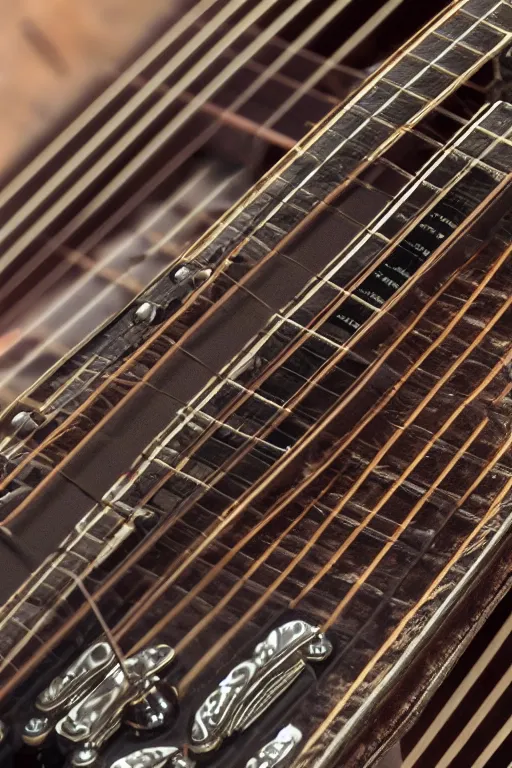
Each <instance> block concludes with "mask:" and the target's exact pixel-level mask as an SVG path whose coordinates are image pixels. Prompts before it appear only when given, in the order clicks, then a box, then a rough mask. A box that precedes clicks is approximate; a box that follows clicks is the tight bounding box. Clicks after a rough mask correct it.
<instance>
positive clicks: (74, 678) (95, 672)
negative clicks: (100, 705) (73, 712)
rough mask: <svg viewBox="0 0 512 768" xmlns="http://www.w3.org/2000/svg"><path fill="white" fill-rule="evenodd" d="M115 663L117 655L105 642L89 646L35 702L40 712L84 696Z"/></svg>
mask: <svg viewBox="0 0 512 768" xmlns="http://www.w3.org/2000/svg"><path fill="white" fill-rule="evenodd" d="M115 664H116V656H115V653H114V651H113V650H112V648H111V646H110V645H109V643H107V642H101V643H96V644H95V645H91V647H90V648H88V649H87V650H86V651H84V653H82V655H81V656H79V657H78V659H77V660H76V661H75V662H73V664H71V665H70V666H69V667H68V668H67V670H66V671H65V672H64V674H63V675H61V676H59V677H55V678H54V679H53V680H52V682H51V683H50V685H49V686H48V687H47V688H45V689H44V691H42V692H41V693H40V694H39V696H38V697H37V699H36V707H37V708H38V709H39V710H40V711H41V712H53V711H54V710H56V709H59V710H60V709H61V708H63V707H68V706H72V705H73V704H74V703H75V702H76V701H77V700H78V699H79V698H81V697H82V696H83V695H84V693H86V692H88V691H90V690H92V688H94V687H95V686H96V684H97V683H98V682H99V680H100V679H101V678H102V677H104V676H105V675H106V674H107V672H108V671H109V670H110V669H112V667H114V666H115Z"/></svg>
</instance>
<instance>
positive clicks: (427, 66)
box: [363, 21, 490, 123]
mask: <svg viewBox="0 0 512 768" xmlns="http://www.w3.org/2000/svg"><path fill="white" fill-rule="evenodd" d="M475 24H476V21H475ZM418 34H419V38H420V39H421V34H420V33H418ZM453 44H455V43H453ZM449 45H450V43H449V41H448V47H449ZM488 55H490V54H486V55H484V56H483V58H482V61H483V60H485V58H486V56H488ZM430 66H431V65H430V64H427V63H426V64H425V68H426V69H428V68H429V67H430ZM471 71H472V70H471ZM469 74H470V72H469V71H468V73H466V75H465V76H468V75H469ZM462 79H463V76H462V75H461V76H460V77H459V78H458V79H457V80H456V81H455V83H454V84H453V88H456V87H457V85H458V84H459V81H460V82H462ZM372 84H373V83H372ZM364 90H366V89H363V91H364ZM437 100H439V97H438V98H437V99H434V100H433V101H432V102H431V103H435V102H436V101H437ZM410 122H411V123H412V121H410Z"/></svg>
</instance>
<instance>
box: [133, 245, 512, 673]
mask: <svg viewBox="0 0 512 768" xmlns="http://www.w3.org/2000/svg"><path fill="white" fill-rule="evenodd" d="M509 253H510V249H509V250H508V251H506V252H505V255H504V256H502V257H501V259H500V260H499V261H498V263H497V265H496V266H495V267H493V269H492V270H491V271H490V273H489V274H488V275H487V276H486V278H485V279H484V280H483V281H482V283H481V284H480V286H479V287H478V288H477V289H476V290H475V292H474V293H473V294H472V296H471V299H470V300H468V302H466V303H465V306H464V308H463V310H461V313H462V311H466V310H467V309H468V307H469V306H471V304H472V303H473V302H474V301H475V300H476V298H477V297H478V296H479V295H480V293H481V291H482V290H483V288H484V287H485V285H486V284H487V282H488V281H489V280H490V279H491V278H492V276H494V274H495V273H496V272H497V271H498V269H499V267H500V266H501V265H502V264H503V263H504V262H505V260H506V258H507V257H508V254H509ZM511 304H512V298H511V299H510V301H509V302H506V303H505V304H504V305H503V307H504V308H508V306H510V305H511ZM504 308H500V312H499V313H497V314H496V316H495V319H494V322H496V321H497V319H499V317H501V315H502V314H503V312H504V311H505V309H504ZM459 319H460V317H457V318H456V322H453V321H452V323H450V326H449V330H451V329H452V328H453V327H455V325H456V324H457V322H458V321H459ZM491 328H492V324H489V326H488V327H487V328H486V329H485V330H484V331H482V333H481V334H479V336H478V337H477V340H476V341H475V342H473V343H472V344H471V345H470V346H469V347H468V348H467V350H465V352H464V353H463V354H462V355H460V356H459V357H458V358H457V360H456V362H455V363H453V365H452V366H450V368H449V369H448V371H447V372H446V373H445V374H443V376H442V377H441V378H440V379H439V381H438V382H437V383H436V385H435V386H434V387H433V389H432V391H431V392H429V394H428V395H427V396H426V397H425V398H424V399H423V400H422V401H421V403H420V404H419V405H418V406H417V408H416V409H415V410H414V411H413V413H412V414H411V415H410V416H409V417H408V419H407V420H406V421H405V422H404V424H403V427H402V429H400V430H397V431H396V432H395V433H394V434H393V437H392V438H390V439H389V440H388V441H387V443H386V444H385V445H384V446H383V448H382V449H381V450H380V451H379V453H378V454H377V456H376V457H375V459H374V462H372V463H371V464H370V465H369V466H368V468H367V469H366V470H365V471H364V472H363V473H362V474H361V475H360V477H359V478H358V480H357V481H356V482H355V483H353V485H352V486H351V490H350V491H349V492H348V493H347V494H345V495H344V497H343V499H342V501H340V502H339V504H338V505H337V506H336V507H335V509H334V510H333V512H332V513H331V514H330V515H329V517H328V518H327V519H326V520H325V521H324V523H322V525H321V526H319V527H318V529H317V531H316V532H315V534H314V535H313V537H312V538H311V539H310V540H309V541H308V542H307V543H306V545H305V548H304V550H303V551H302V552H301V553H300V555H299V556H297V560H296V561H294V562H293V564H290V569H291V568H292V565H293V567H295V565H296V564H297V562H298V561H300V559H301V558H302V556H303V554H304V551H306V552H307V551H309V550H310V549H311V548H312V546H313V545H314V543H315V541H316V540H317V539H318V538H319V537H320V535H321V534H322V533H323V532H324V530H325V529H326V528H327V527H328V525H329V523H330V522H331V521H332V520H334V519H335V518H336V517H337V515H338V513H339V511H340V509H341V507H342V506H343V505H344V504H345V503H346V502H347V501H348V500H349V499H350V498H351V496H352V495H353V494H354V493H355V491H356V490H357V488H358V487H359V485H361V483H362V482H363V480H364V479H366V477H367V476H368V475H369V474H370V472H371V471H372V469H373V465H374V464H376V463H378V462H379V461H380V460H381V459H382V458H383V457H384V456H385V455H386V453H387V451H388V450H389V448H391V446H392V445H393V444H394V443H395V442H396V441H397V440H398V438H399V437H400V435H401V434H402V431H403V430H405V429H406V428H407V427H408V426H409V425H410V424H412V423H413V422H414V420H415V419H416V417H417V416H418V414H419V413H420V412H421V411H422V410H423V409H424V407H425V406H426V405H427V404H428V403H429V402H430V400H431V399H432V398H433V397H434V395H435V394H436V393H437V392H438V391H439V389H440V388H441V387H442V386H443V385H444V384H445V383H446V382H447V381H448V380H449V378H450V377H451V376H452V375H453V373H454V371H455V370H457V368H458V366H459V365H460V363H461V362H463V361H464V360H465V359H466V358H467V357H468V356H469V355H470V354H471V352H472V351H473V350H474V349H475V348H476V346H477V344H478V343H479V341H481V340H482V339H483V338H484V337H485V335H486V334H487V333H488V331H489V330H490V329H491ZM449 330H448V329H447V330H445V332H444V333H443V334H441V336H440V337H439V338H438V339H436V342H435V343H434V344H432V345H431V347H430V348H429V349H428V350H427V351H426V352H425V353H423V355H422V356H421V357H420V359H419V361H417V363H415V365H414V366H413V368H412V369H411V370H410V371H409V374H408V375H407V376H404V377H403V378H402V379H401V382H400V386H399V387H398V389H400V388H401V385H402V384H403V383H404V382H405V381H406V380H407V379H408V377H409V376H410V375H412V373H413V372H414V371H415V370H416V368H417V367H418V366H419V365H421V362H422V360H423V359H426V357H427V356H428V355H429V354H431V353H432V351H433V349H435V348H436V347H437V346H438V345H439V343H441V341H442V340H444V338H446V337H447V336H448V334H449ZM511 359H512V353H511ZM504 365H505V363H502V362H500V363H499V364H498V365H497V366H496V368H495V370H494V371H493V373H494V374H496V373H498V372H499V371H501V370H502V368H503V366H504ZM487 386H488V381H485V382H484V384H482V385H480V386H479V387H477V388H476V389H475V390H474V392H473V393H472V395H471V396H469V397H468V398H467V399H466V400H465V404H467V403H469V402H472V400H473V399H475V398H476V397H477V395H478V394H480V392H481V391H483V389H485V388H486V387H487ZM395 390H396V387H395ZM395 394H396V391H392V392H391V394H390V395H389V396H388V397H384V398H382V401H381V402H380V403H379V405H378V406H377V407H376V408H375V411H374V413H372V414H371V415H372V417H373V416H374V415H375V412H377V413H378V412H379V411H380V410H381V409H382V408H383V406H384V405H385V404H386V401H387V399H391V398H392V397H393V396H394V395H395ZM344 405H346V403H345V402H343V403H342V404H340V406H338V407H337V408H336V411H337V412H338V413H339V412H340V410H341V406H344ZM462 409H463V406H460V409H457V411H455V412H454V413H453V414H452V416H450V418H449V419H448V420H447V421H446V422H445V424H444V425H443V427H442V428H441V430H439V432H438V433H437V434H436V435H435V436H433V438H432V442H433V441H435V440H437V439H438V438H439V437H441V435H442V434H444V432H445V431H446V430H447V429H448V427H449V426H450V425H451V424H452V423H453V421H455V419H456V418H457V416H458V415H459V414H460V412H461V410H462ZM323 421H327V419H324V420H323ZM365 421H366V420H365ZM361 428H362V427H359V428H357V429H356V430H354V433H353V434H351V435H350V437H349V438H347V439H345V440H343V441H341V445H342V446H343V449H345V448H346V447H347V445H349V444H350V443H351V442H352V440H353V439H354V438H355V437H356V436H357V434H358V432H359V431H360V429H361ZM479 428H480V429H481V428H483V424H482V425H481V426H480V427H479ZM432 442H431V443H430V445H429V446H428V447H427V448H426V449H424V450H423V451H422V452H420V454H419V458H417V459H415V460H414V461H413V462H411V463H410V465H409V466H408V468H407V470H406V472H405V473H404V475H403V476H402V477H400V478H399V480H398V481H396V483H395V484H394V485H393V486H392V492H394V491H395V490H396V488H397V487H398V486H399V485H400V484H401V483H402V482H403V480H404V479H405V478H406V477H407V475H408V474H409V473H410V472H411V471H412V470H413V469H414V467H415V466H416V463H418V462H419V461H420V460H421V459H422V458H423V457H424V456H425V455H426V453H427V452H428V449H429V448H431V447H432ZM299 446H300V442H299ZM339 450H340V449H339V447H338V448H337V449H336V452H335V454H334V456H336V455H337V454H338V453H339ZM333 458H334V457H333V456H331V457H329V460H328V461H329V463H330V462H331V461H332V459H333ZM326 466H327V462H325V461H324V464H323V466H322V470H324V469H325V468H326ZM486 471H487V470H486ZM311 479H312V478H311V476H308V477H307V478H306V479H305V480H303V481H302V482H301V483H299V484H298V485H297V486H295V487H294V489H293V492H292V493H291V494H290V495H289V496H288V497H287V498H286V499H285V500H284V501H281V502H279V504H278V506H279V508H280V509H281V508H282V507H283V505H284V504H286V503H289V502H290V501H291V499H293V498H295V497H296V495H297V494H298V493H299V492H300V491H302V490H303V489H304V487H307V485H308V484H309V483H310V482H311ZM259 490H260V489H258V488H255V489H254V488H253V489H251V495H257V493H258V492H259ZM388 494H390V495H391V491H388V492H387V494H386V495H385V497H383V499H382V500H381V501H380V502H379V505H377V507H376V508H374V509H373V510H372V511H371V513H370V514H369V515H368V516H367V517H366V518H365V519H364V521H363V522H362V523H361V524H360V525H359V526H358V527H356V529H355V530H354V532H353V534H351V535H350V536H349V537H348V539H347V540H346V542H344V544H343V545H342V547H340V549H339V550H338V552H337V553H336V555H337V556H336V558H335V559H332V560H330V561H329V563H328V565H327V566H326V567H325V569H322V571H320V572H319V574H317V576H316V577H314V579H313V580H312V582H310V587H309V588H312V587H313V586H314V585H315V584H316V582H317V581H318V580H319V579H320V578H321V576H323V575H324V574H325V572H326V571H327V570H328V568H329V567H330V566H331V565H332V564H334V562H336V560H337V559H338V558H339V557H340V556H341V554H342V553H343V552H344V551H345V549H346V548H348V546H349V545H350V544H351V543H352V541H353V540H354V539H355V538H356V536H357V534H358V533H359V532H361V531H363V530H365V528H366V526H367V525H368V523H369V522H370V521H371V519H372V518H373V517H374V516H375V515H376V514H377V512H378V511H379V509H380V508H381V506H383V504H384V503H385V501H387V499H388ZM241 504H243V506H246V504H245V503H244V502H241ZM418 509H419V508H418ZM418 509H417V508H416V507H415V508H414V509H413V513H411V517H410V519H413V517H414V515H415V514H416V512H417V511H418ZM272 511H273V510H269V513H268V515H270V514H271V513H272ZM234 512H235V513H237V516H238V514H239V513H240V509H238V510H235V511H234ZM268 519H269V516H267V517H266V518H265V520H266V521H267V520H268ZM218 527H219V532H220V530H222V529H223V528H224V527H225V524H224V521H222V522H221V524H220V525H219V526H218ZM398 531H399V533H401V530H400V528H398ZM251 536H252V534H251ZM214 538H215V532H212V534H209V535H208V537H207V539H206V540H201V541H199V544H198V547H197V550H196V552H195V553H194V556H197V555H198V554H199V553H200V551H201V550H202V549H204V548H205V546H206V544H204V543H203V541H206V542H208V543H209V542H211V541H212V540H214ZM235 550H238V545H236V546H235V547H234V548H233V549H232V550H231V551H230V553H229V554H228V555H227V557H229V558H231V557H232V556H233V554H234V551H235ZM386 551H387V549H384V550H383V551H382V554H381V555H380V556H379V557H382V556H383V555H384V554H385V552H386ZM190 562H193V557H192V558H189V563H190ZM374 563H375V565H376V564H377V563H378V558H376V559H375V560H374ZM181 571H182V568H178V569H174V570H173V572H172V574H171V578H170V579H169V582H168V584H169V583H172V581H174V580H175V578H176V577H177V575H179V573H180V572H181ZM215 571H216V569H212V571H211V572H210V573H208V574H207V575H206V576H205V577H204V579H203V580H202V582H201V585H204V584H206V583H209V581H210V580H211V579H212V578H213V577H214V576H215V575H216V573H215ZM287 575H288V569H287V570H286V571H284V572H283V573H282V574H281V576H280V577H279V578H278V579H277V580H276V582H275V583H274V584H273V585H272V588H273V589H274V588H275V587H276V586H278V585H279V584H280V583H281V581H283V580H284V579H285V578H286V577H287ZM360 583H363V579H362V578H361V579H360V580H358V582H357V583H356V585H354V590H356V589H358V588H359V586H360ZM237 588H238V587H237ZM354 590H351V591H350V592H349V593H348V595H349V596H350V597H352V596H353V593H354ZM308 591H309V589H308ZM196 594H199V592H196V590H195V588H194V589H193V590H190V592H189V594H188V595H187V596H186V597H184V598H183V600H182V601H181V602H180V603H179V604H178V605H177V606H175V608H173V610H172V611H171V612H170V614H168V615H167V616H165V617H164V619H162V620H161V621H160V622H159V623H158V624H156V625H155V626H154V627H153V629H152V630H150V632H148V633H147V635H145V636H144V637H143V638H142V639H141V640H140V641H139V642H138V643H137V645H136V648H139V647H140V646H142V645H144V644H146V643H147V642H148V640H149V638H151V637H153V636H154V633H156V632H158V631H159V630H161V629H162V628H163V626H165V624H167V623H168V622H169V621H171V620H172V618H173V617H174V616H175V615H177V614H178V613H179V611H181V610H183V608H184V607H186V605H187V604H188V603H189V602H190V599H191V598H192V597H193V596H195V595H196ZM304 594H306V593H305V592H304V593H301V594H300V595H299V596H298V598H297V601H298V600H300V599H301V598H302V597H303V596H304ZM347 597H348V596H347ZM150 604H151V601H149V600H148V599H145V600H144V609H147V607H148V606H149V605H150ZM340 605H342V607H344V601H342V603H341V604H340ZM215 612H216V611H215V609H213V610H212V611H211V612H210V613H209V617H211V618H213V616H214V615H215ZM337 615H338V614H334V615H333V620H334V619H335V618H336V617H337ZM241 621H242V620H241ZM240 623H241V622H238V623H237V624H236V625H234V626H233V628H232V631H233V632H235V631H236V629H237V628H238V627H239V626H240ZM126 629H127V628H126V626H125V627H123V631H124V632H125V631H126ZM230 632H231V630H230ZM227 640H229V636H228V638H227ZM227 640H226V641H227ZM219 642H220V641H219ZM183 643H184V640H182V641H181V643H180V647H181V645H182V644H183ZM209 653H210V652H209ZM206 657H208V654H206V655H205V657H204V658H205V659H206ZM205 663H207V662H206V661H205ZM190 674H191V675H192V673H190ZM191 679H193V677H191ZM188 682H189V680H188V677H187V678H185V679H184V680H183V681H182V685H183V686H184V687H185V688H186V687H187V684H188Z"/></svg>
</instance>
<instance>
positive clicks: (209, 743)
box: [190, 620, 332, 752]
mask: <svg viewBox="0 0 512 768" xmlns="http://www.w3.org/2000/svg"><path fill="white" fill-rule="evenodd" d="M331 651H332V645H331V643H330V641H329V639H328V638H327V637H326V636H325V635H324V634H323V633H322V632H320V630H319V628H318V627H312V626H311V625H310V624H308V623H307V622H305V621H302V620H296V621H289V622H287V623H286V624H283V625H282V626H280V627H277V628H276V629H273V630H272V632H270V634H269V635H268V637H267V638H266V640H264V641H263V642H262V643H259V645H257V646H256V648H255V649H254V653H253V655H252V657H251V658H250V659H248V660H247V661H243V662H242V663H241V664H238V665H237V666H236V667H234V669H232V670H231V672H230V673H229V675H228V676H227V677H226V678H225V679H224V680H222V682H221V683H219V686H218V687H217V689H216V690H215V691H213V692H212V693H211V694H210V695H209V696H208V698H207V699H206V700H205V701H204V702H203V704H202V705H201V707H200V708H199V709H198V710H197V712H196V714H195V717H194V722H193V725H192V731H191V738H190V746H191V749H192V750H193V751H194V752H209V751H210V750H212V749H216V748H217V747H219V746H220V744H221V743H222V741H223V740H224V739H225V738H227V737H228V736H231V734H232V733H234V732H235V731H244V730H245V729H246V728H248V727H249V726H250V725H251V723H253V722H254V721H255V720H256V719H257V718H258V717H259V716H260V715H261V714H262V712H264V711H265V710H266V709H268V708H269V707H270V706H271V705H272V704H273V703H274V702H275V701H276V700H277V699H278V698H279V696H281V694H282V693H283V692H284V691H285V690H286V689H287V688H289V686H290V685H291V684H292V683H293V682H294V680H295V679H296V678H297V677H298V676H299V675H300V673H301V672H302V671H303V670H304V669H305V667H306V664H307V662H308V661H313V662H315V661H323V660H324V659H326V658H327V657H328V656H329V655H330V653H331Z"/></svg>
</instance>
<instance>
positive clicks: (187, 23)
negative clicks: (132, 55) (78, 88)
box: [0, 0, 219, 232]
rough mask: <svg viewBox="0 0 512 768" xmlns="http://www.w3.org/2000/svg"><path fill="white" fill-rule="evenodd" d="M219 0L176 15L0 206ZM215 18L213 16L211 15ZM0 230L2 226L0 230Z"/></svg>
mask: <svg viewBox="0 0 512 768" xmlns="http://www.w3.org/2000/svg"><path fill="white" fill-rule="evenodd" d="M218 2H219V0H198V2H197V3H195V4H194V7H193V8H191V10H189V11H187V12H186V13H185V14H184V15H183V16H182V17H181V18H180V19H177V20H176V21H175V22H174V23H173V26H172V28H171V29H170V30H168V31H167V32H166V33H165V34H164V35H163V36H162V37H160V38H159V39H158V40H157V41H156V42H155V43H154V44H153V45H151V46H150V48H148V49H147V50H146V51H145V52H144V53H143V54H142V55H141V56H139V57H138V58H137V59H136V61H135V62H134V63H133V64H131V65H130V66H129V67H128V68H127V69H126V70H124V71H123V72H122V73H121V74H120V76H119V77H118V78H117V79H116V80H115V81H114V82H113V83H112V84H111V85H109V86H108V87H107V88H106V89H105V90H104V91H103V92H102V93H101V94H100V96H98V98H97V99H95V100H94V101H93V103H92V104H90V105H89V106H88V107H87V108H86V109H85V110H84V111H83V112H82V113H80V115H79V116H78V117H77V118H76V119H75V120H73V121H72V122H71V123H70V124H69V125H68V126H67V127H66V128H65V129H64V130H63V131H61V132H60V133H59V134H58V136H57V137H56V138H55V139H54V140H53V141H52V142H51V143H50V144H48V146H47V147H45V148H44V149H43V150H42V152H40V153H39V154H38V155H37V157H35V158H34V160H32V161H31V162H30V163H28V165H26V166H25V168H24V169H23V170H22V171H21V172H20V173H19V174H17V175H16V176H15V177H14V179H13V180H12V181H10V182H9V183H8V184H7V186H6V187H5V188H4V189H3V190H2V191H0V208H2V207H3V206H4V205H6V204H7V203H8V202H9V201H10V200H12V198H13V197H14V196H15V195H16V194H17V193H18V192H20V191H21V190H22V189H23V187H24V186H25V185H26V184H28V183H30V182H31V181H32V179H33V178H34V176H36V174H38V173H39V172H40V171H41V170H42V169H43V168H44V167H45V165H46V164H47V163H48V162H50V160H52V159H53V158H54V157H56V156H57V155H58V153H59V152H60V151H61V150H63V149H64V147H65V146H66V145H67V144H68V143H69V142H70V141H71V140H72V139H74V138H76V136H77V135H78V134H79V133H80V132H81V131H82V130H83V129H84V128H85V127H86V126H87V125H88V124H89V123H92V121H93V120H94V118H95V117H97V116H98V115H99V114H100V113H101V112H102V111H103V110H104V109H105V108H106V107H108V106H109V105H110V104H111V102H112V101H114V99H115V98H116V97H117V96H119V95H120V94H121V93H122V92H123V90H124V89H125V88H127V87H129V85H130V84H131V82H132V81H133V80H134V79H135V78H136V77H137V76H138V75H140V74H141V72H143V71H144V70H145V69H146V68H147V67H149V66H150V65H151V64H152V63H154V62H155V61H156V60H157V59H158V58H159V56H162V55H163V54H164V53H165V52H166V50H167V49H168V48H169V47H170V46H171V45H172V43H174V42H176V41H177V40H178V38H179V37H181V35H183V34H184V33H185V32H187V31H188V30H190V29H192V28H193V26H194V24H196V23H197V21H198V19H199V17H200V16H202V15H203V14H204V13H206V12H207V11H208V10H209V9H210V8H211V7H213V6H214V5H215V4H216V3H218ZM213 20H214V21H215V17H214V19H213ZM1 231H2V232H3V230H1Z"/></svg>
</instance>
